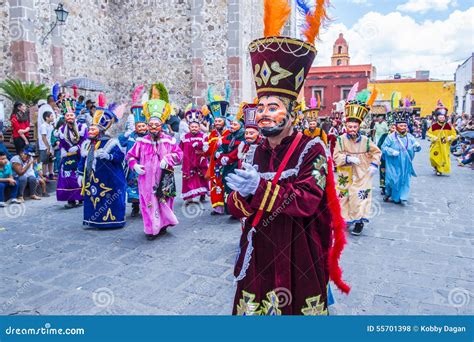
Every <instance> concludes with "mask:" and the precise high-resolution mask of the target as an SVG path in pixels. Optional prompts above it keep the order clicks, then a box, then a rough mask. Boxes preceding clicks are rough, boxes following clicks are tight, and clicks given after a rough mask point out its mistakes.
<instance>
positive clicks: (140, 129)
mask: <svg viewBox="0 0 474 342" xmlns="http://www.w3.org/2000/svg"><path fill="white" fill-rule="evenodd" d="M147 128H148V127H147V125H146V123H144V122H138V123H136V124H135V132H137V134H138V135H141V136H143V135H145V134H146V132H147Z"/></svg>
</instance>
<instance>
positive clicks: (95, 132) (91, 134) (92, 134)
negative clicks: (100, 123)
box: [87, 125, 100, 140]
mask: <svg viewBox="0 0 474 342" xmlns="http://www.w3.org/2000/svg"><path fill="white" fill-rule="evenodd" d="M99 136H100V129H99V127H97V126H96V125H91V126H90V127H89V131H88V133H87V137H88V138H89V139H91V140H94V139H97V138H98V137H99Z"/></svg>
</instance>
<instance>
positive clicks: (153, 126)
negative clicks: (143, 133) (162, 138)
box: [148, 119, 163, 138]
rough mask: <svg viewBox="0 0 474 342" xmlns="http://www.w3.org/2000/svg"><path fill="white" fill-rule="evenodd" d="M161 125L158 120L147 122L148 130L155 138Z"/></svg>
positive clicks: (159, 131)
mask: <svg viewBox="0 0 474 342" xmlns="http://www.w3.org/2000/svg"><path fill="white" fill-rule="evenodd" d="M162 126H163V124H162V122H161V121H160V120H158V119H155V120H150V122H149V123H148V132H149V133H150V134H151V135H152V136H153V137H154V138H155V137H157V136H158V135H160V133H161V130H162Z"/></svg>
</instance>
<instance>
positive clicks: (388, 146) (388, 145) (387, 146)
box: [382, 136, 398, 157]
mask: <svg viewBox="0 0 474 342" xmlns="http://www.w3.org/2000/svg"><path fill="white" fill-rule="evenodd" d="M392 146H393V139H392V137H390V136H388V137H387V138H385V141H384V143H383V145H382V152H383V153H384V154H386V155H389V156H392V157H393V156H394V155H395V154H396V152H398V151H396V150H395V149H394V148H393V147H392Z"/></svg>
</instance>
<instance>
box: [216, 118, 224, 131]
mask: <svg viewBox="0 0 474 342" xmlns="http://www.w3.org/2000/svg"><path fill="white" fill-rule="evenodd" d="M224 125H225V121H224V119H222V118H216V119H215V120H214V128H215V129H217V130H218V131H220V130H221V129H223V128H224Z"/></svg>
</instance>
